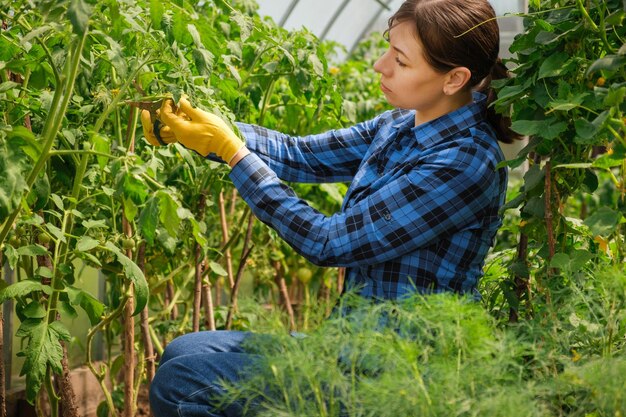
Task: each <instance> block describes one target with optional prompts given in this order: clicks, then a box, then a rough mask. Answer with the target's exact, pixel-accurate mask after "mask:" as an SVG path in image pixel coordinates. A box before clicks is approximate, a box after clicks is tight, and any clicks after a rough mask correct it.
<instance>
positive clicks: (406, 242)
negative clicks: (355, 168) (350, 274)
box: [230, 145, 502, 266]
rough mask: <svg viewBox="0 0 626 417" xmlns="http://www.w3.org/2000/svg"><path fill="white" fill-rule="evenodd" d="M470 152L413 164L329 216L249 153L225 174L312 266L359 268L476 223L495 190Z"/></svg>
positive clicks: (491, 176) (454, 150)
mask: <svg viewBox="0 0 626 417" xmlns="http://www.w3.org/2000/svg"><path fill="white" fill-rule="evenodd" d="M477 152H479V153H480V150H477V147H475V146H466V145H463V146H458V145H457V146H456V147H454V146H451V147H450V148H448V149H445V150H442V151H441V152H439V153H437V154H435V155H433V156H430V157H427V158H425V159H423V160H420V161H417V162H416V163H415V165H414V166H412V167H411V169H410V170H408V172H405V173H404V174H402V175H400V176H399V177H397V178H395V179H393V180H391V181H389V182H388V183H387V184H386V185H385V186H383V187H382V188H381V189H379V190H377V191H376V192H373V193H372V194H370V195H369V196H367V197H366V198H364V199H362V200H361V201H359V202H358V203H356V204H355V205H354V206H350V207H349V208H347V209H346V210H345V211H344V212H342V213H337V214H334V215H332V216H326V215H324V214H322V213H320V212H318V211H316V210H315V209H313V208H312V207H310V206H309V205H308V204H307V203H306V202H305V201H303V200H301V199H299V198H298V197H297V196H296V195H295V194H294V192H293V191H292V190H291V189H290V188H289V187H288V186H286V185H285V184H283V183H282V182H281V181H280V180H279V179H278V178H277V177H276V175H275V174H274V172H273V171H272V170H271V169H270V168H269V167H268V166H267V165H266V164H265V163H264V162H263V161H262V160H261V159H260V158H259V157H257V156H256V155H254V154H250V155H247V156H244V157H243V158H242V159H241V160H240V161H239V162H238V163H237V164H236V165H235V166H234V167H233V170H232V171H231V174H230V175H231V179H232V180H233V183H234V184H235V185H236V186H237V188H238V189H239V192H240V194H241V195H242V197H243V198H244V200H245V201H246V202H247V203H248V204H249V205H250V207H251V208H252V210H253V212H254V214H255V215H256V216H257V217H258V218H259V219H260V220H261V221H263V222H265V223H267V224H269V225H270V226H271V227H272V228H274V229H275V230H276V231H277V232H278V234H279V235H280V236H281V237H282V238H283V239H284V240H285V241H286V242H287V243H289V244H290V245H291V246H292V247H293V248H294V249H295V250H296V251H297V252H299V253H300V254H301V255H303V256H304V257H306V258H307V259H309V260H310V261H311V262H313V263H315V264H318V265H324V266H363V265H366V264H376V263H380V262H385V261H388V260H391V259H394V258H397V257H399V256H401V255H403V254H406V253H409V252H411V251H414V250H416V249H418V248H420V247H424V246H427V245H429V244H431V243H433V242H435V241H436V240H437V239H438V238H440V237H441V236H444V235H446V234H450V233H454V232H456V231H458V230H460V229H462V228H465V227H468V226H470V225H475V224H478V223H480V221H481V219H482V217H483V216H485V210H486V209H487V208H488V207H490V205H492V204H493V199H494V196H496V195H499V194H500V193H501V192H502V190H500V189H499V181H498V180H497V178H496V176H497V173H496V171H495V169H494V166H495V164H487V163H486V162H485V161H484V160H483V159H481V157H480V155H477ZM496 211H497V209H496ZM489 215H494V214H493V213H491V214H489ZM495 215H497V213H495Z"/></svg>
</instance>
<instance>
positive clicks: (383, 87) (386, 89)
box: [380, 83, 391, 93]
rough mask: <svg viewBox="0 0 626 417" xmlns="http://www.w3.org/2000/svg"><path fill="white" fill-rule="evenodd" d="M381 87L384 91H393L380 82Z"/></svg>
mask: <svg viewBox="0 0 626 417" xmlns="http://www.w3.org/2000/svg"><path fill="white" fill-rule="evenodd" d="M380 89H381V90H382V92H383V93H391V90H390V89H388V88H387V86H386V85H385V84H383V83H380Z"/></svg>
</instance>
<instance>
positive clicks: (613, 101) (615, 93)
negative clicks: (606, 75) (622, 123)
mask: <svg viewBox="0 0 626 417" xmlns="http://www.w3.org/2000/svg"><path fill="white" fill-rule="evenodd" d="M625 97H626V87H620V88H610V89H609V92H608V93H607V95H606V97H605V98H604V105H605V106H607V107H613V106H619V105H620V104H622V103H623V102H624V98H625Z"/></svg>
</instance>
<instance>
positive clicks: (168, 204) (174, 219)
mask: <svg viewBox="0 0 626 417" xmlns="http://www.w3.org/2000/svg"><path fill="white" fill-rule="evenodd" d="M157 196H158V198H159V219H160V220H161V224H162V225H163V226H164V227H165V230H167V233H169V234H170V236H176V235H178V227H179V226H180V217H178V213H177V210H178V207H179V204H178V203H177V202H176V201H175V200H174V199H173V198H172V196H171V195H170V194H169V193H167V192H165V191H159V192H158V193H157Z"/></svg>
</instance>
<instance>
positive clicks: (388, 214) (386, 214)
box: [383, 211, 391, 220]
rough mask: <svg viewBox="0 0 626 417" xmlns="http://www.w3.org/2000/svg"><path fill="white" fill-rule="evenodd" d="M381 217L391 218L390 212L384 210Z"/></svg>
mask: <svg viewBox="0 0 626 417" xmlns="http://www.w3.org/2000/svg"><path fill="white" fill-rule="evenodd" d="M383 218H384V219H385V220H391V213H389V212H388V211H385V212H384V213H383Z"/></svg>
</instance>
